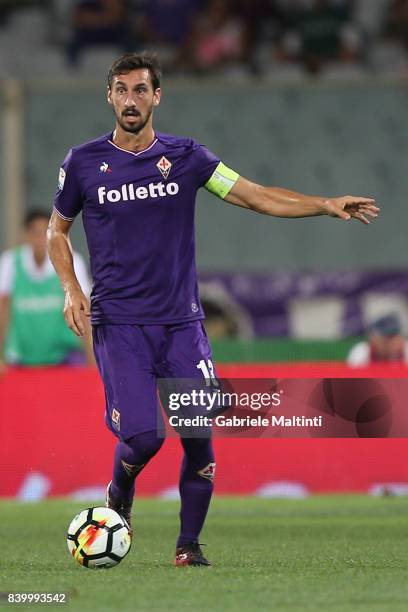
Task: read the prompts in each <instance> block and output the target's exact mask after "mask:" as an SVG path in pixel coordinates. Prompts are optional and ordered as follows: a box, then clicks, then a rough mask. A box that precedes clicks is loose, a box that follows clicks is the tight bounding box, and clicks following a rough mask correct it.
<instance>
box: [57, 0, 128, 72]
mask: <svg viewBox="0 0 408 612" xmlns="http://www.w3.org/2000/svg"><path fill="white" fill-rule="evenodd" d="M126 9H127V5H126V0H75V2H74V7H73V13H72V32H71V37H70V41H69V43H68V60H69V62H70V63H71V64H73V65H75V64H78V63H79V61H80V56H81V51H82V50H83V49H84V48H85V47H89V46H93V45H116V46H117V47H118V48H119V49H120V50H121V51H127V50H129V48H128V44H129V40H128V28H127V10H126Z"/></svg>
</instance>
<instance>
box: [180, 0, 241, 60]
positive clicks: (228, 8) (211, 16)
mask: <svg viewBox="0 0 408 612" xmlns="http://www.w3.org/2000/svg"><path fill="white" fill-rule="evenodd" d="M193 40H194V44H193V48H192V60H193V62H194V65H195V68H196V69H198V70H199V71H200V72H208V71H213V70H216V69H219V68H224V67H226V66H228V65H231V64H232V63H234V64H236V63H238V62H242V61H244V59H245V55H244V52H245V26H244V21H243V18H242V15H241V13H239V12H236V13H235V12H234V11H233V9H232V3H231V2H230V0H210V3H209V6H208V9H207V11H205V12H204V13H203V14H202V15H201V17H200V19H199V20H198V22H197V24H196V28H195V31H194V37H193Z"/></svg>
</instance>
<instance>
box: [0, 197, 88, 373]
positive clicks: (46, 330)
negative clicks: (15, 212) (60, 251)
mask: <svg viewBox="0 0 408 612" xmlns="http://www.w3.org/2000/svg"><path fill="white" fill-rule="evenodd" d="M48 221H49V214H48V212H45V211H43V210H41V209H33V210H29V211H28V212H27V214H26V216H25V219H24V239H23V243H22V244H21V245H19V246H18V247H16V248H13V249H9V250H7V251H4V253H2V254H1V255H0V375H1V373H2V372H4V371H5V370H6V364H10V365H11V364H12V365H18V366H38V365H58V364H66V365H69V364H71V365H76V364H78V365H81V364H85V362H87V363H88V364H93V363H94V359H93V351H92V342H91V330H90V327H91V326H90V325H89V326H88V327H89V333H87V334H86V335H85V338H84V340H85V342H84V343H82V342H81V341H80V339H79V338H76V337H75V336H74V335H73V334H72V333H71V332H70V331H69V329H67V326H66V325H65V321H64V317H63V315H62V306H63V304H64V293H63V291H62V289H61V284H60V282H59V279H58V276H57V275H56V274H55V270H54V268H53V267H52V264H51V262H50V260H49V257H48V253H47V227H48ZM73 259H74V268H75V272H76V275H77V278H78V280H79V283H80V285H81V287H82V289H83V291H84V292H85V293H86V295H89V294H90V292H91V284H90V282H89V278H88V272H87V269H86V265H85V262H84V260H83V259H82V257H81V255H79V254H78V253H74V254H73ZM83 345H84V346H83ZM84 349H85V352H84Z"/></svg>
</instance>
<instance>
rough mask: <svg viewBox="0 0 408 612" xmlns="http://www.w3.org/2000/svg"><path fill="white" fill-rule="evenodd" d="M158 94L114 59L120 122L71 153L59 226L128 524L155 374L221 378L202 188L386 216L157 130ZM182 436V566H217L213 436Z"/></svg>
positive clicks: (110, 494)
mask: <svg viewBox="0 0 408 612" xmlns="http://www.w3.org/2000/svg"><path fill="white" fill-rule="evenodd" d="M160 96H161V89H160V68H159V65H158V63H157V60H156V59H155V58H154V57H151V56H148V55H146V54H126V55H124V56H122V57H120V58H119V59H118V60H117V61H115V62H114V64H113V65H112V66H111V68H110V70H109V75H108V89H107V100H108V103H109V104H110V105H111V107H112V109H113V112H114V114H115V117H116V125H115V129H114V130H113V131H112V132H109V133H108V134H105V135H103V136H101V137H100V138H97V139H96V140H93V141H91V142H88V143H85V144H83V145H80V146H78V147H74V148H72V149H71V150H70V151H69V153H68V155H67V157H66V158H65V161H64V162H63V165H62V168H61V170H60V175H59V185H58V191H57V194H56V197H55V203H54V212H53V214H52V217H51V220H50V225H49V231H48V241H49V252H50V257H51V260H52V261H53V263H54V266H55V269H56V271H57V273H58V275H59V277H60V279H61V282H62V286H63V288H64V290H65V309H64V312H65V319H66V322H67V324H68V326H69V327H70V328H71V329H72V330H73V331H74V332H75V333H76V334H77V335H81V334H83V332H84V323H83V318H82V316H81V315H82V314H83V315H85V316H91V322H92V325H93V337H94V350H95V356H96V361H97V364H98V367H99V371H100V374H101V377H102V379H103V382H104V385H105V392H106V422H107V425H108V427H109V428H110V429H111V431H112V432H113V433H114V434H115V435H116V436H117V437H118V444H117V446H116V450H115V457H114V465H113V478H112V481H111V482H110V483H109V485H108V489H107V504H108V505H109V507H111V508H114V509H115V510H117V511H118V512H119V513H121V514H122V515H123V516H124V517H125V518H126V519H127V520H128V521H130V518H131V507H132V502H133V497H134V487H135V479H136V477H137V475H138V474H139V473H140V472H141V470H142V469H143V468H144V467H145V466H146V465H147V463H148V462H149V460H150V459H151V458H152V457H153V456H154V455H155V454H156V453H157V452H158V450H159V449H160V447H161V445H162V441H163V440H162V439H161V438H160V437H159V436H158V435H157V391H156V387H157V379H158V378H160V377H163V378H166V377H167V378H187V379H196V378H199V377H205V378H213V377H214V369H213V363H212V357H211V349H210V346H209V343H208V339H207V336H206V334H205V331H204V328H203V325H202V319H203V317H204V315H203V311H202V308H201V305H200V298H199V295H198V289H197V279H196V268H195V253H194V207H195V198H196V193H197V190H198V189H199V188H200V187H205V188H206V189H208V190H209V191H211V192H212V193H214V194H215V195H216V196H218V197H219V198H221V199H224V200H225V201H226V202H229V203H230V204H235V205H237V206H242V207H244V208H248V209H251V210H253V211H255V212H259V213H263V214H266V215H272V216H278V217H308V216H317V215H330V216H332V217H339V218H340V219H344V220H348V219H351V218H355V219H358V220H360V221H361V222H363V223H369V219H368V218H369V217H376V216H377V214H378V211H379V209H378V208H377V207H376V206H375V203H374V200H372V199H369V198H365V197H353V196H345V197H340V198H321V197H310V196H306V195H302V194H299V193H295V192H291V191H287V190H285V189H280V188H276V187H263V186H262V185H258V184H255V183H252V182H250V181H249V180H247V179H245V178H243V177H242V176H239V174H237V172H235V171H234V170H231V169H230V168H228V167H226V166H225V165H224V164H223V163H222V161H221V160H220V159H219V158H218V157H217V156H216V155H214V154H213V153H211V152H210V151H209V150H208V149H207V148H206V147H204V146H203V145H200V144H198V143H197V142H195V141H194V140H192V139H190V138H180V137H177V136H170V135H168V134H162V133H159V132H157V131H155V130H154V128H153V123H152V121H153V111H154V109H155V108H156V107H157V106H158V105H159V103H160ZM80 211H82V218H83V224H84V228H85V233H86V236H87V241H88V248H89V251H90V258H91V271H92V276H93V290H92V295H91V312H90V308H89V305H88V300H87V299H86V297H85V295H84V294H83V292H82V289H81V287H80V284H79V283H78V281H77V279H76V277H75V273H74V269H73V266H72V255H71V250H70V246H69V241H68V234H69V230H70V227H71V224H72V222H73V220H74V219H75V217H76V216H77V214H78V213H79V212H80ZM181 444H182V445H183V449H184V458H183V462H182V466H181V475H180V496H181V511H180V534H179V538H178V541H177V545H176V558H175V562H174V563H175V565H178V566H181V565H195V566H197V565H210V563H209V561H207V560H206V559H205V557H204V556H203V553H202V551H201V548H200V545H199V534H200V532H201V529H202V526H203V524H204V520H205V517H206V514H207V510H208V507H209V503H210V499H211V495H212V490H213V479H214V473H215V461H214V454H213V449H212V444H211V440H210V439H202V438H198V439H194V438H193V439H181Z"/></svg>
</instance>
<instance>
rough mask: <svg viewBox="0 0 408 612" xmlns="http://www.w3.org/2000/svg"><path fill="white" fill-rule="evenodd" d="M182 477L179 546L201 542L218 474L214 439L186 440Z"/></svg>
mask: <svg viewBox="0 0 408 612" xmlns="http://www.w3.org/2000/svg"><path fill="white" fill-rule="evenodd" d="M181 442H182V444H183V448H184V458H183V463H182V465H181V474H180V496H181V509H180V535H179V537H178V540H177V546H183V544H186V543H187V542H198V538H199V535H200V532H201V529H202V527H203V525H204V521H205V517H206V516H207V512H208V507H209V505H210V501H211V496H212V492H213V488H214V485H213V480H214V474H215V463H214V452H213V448H212V443H211V440H202V439H194V438H192V439H183V440H182V441H181Z"/></svg>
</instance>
